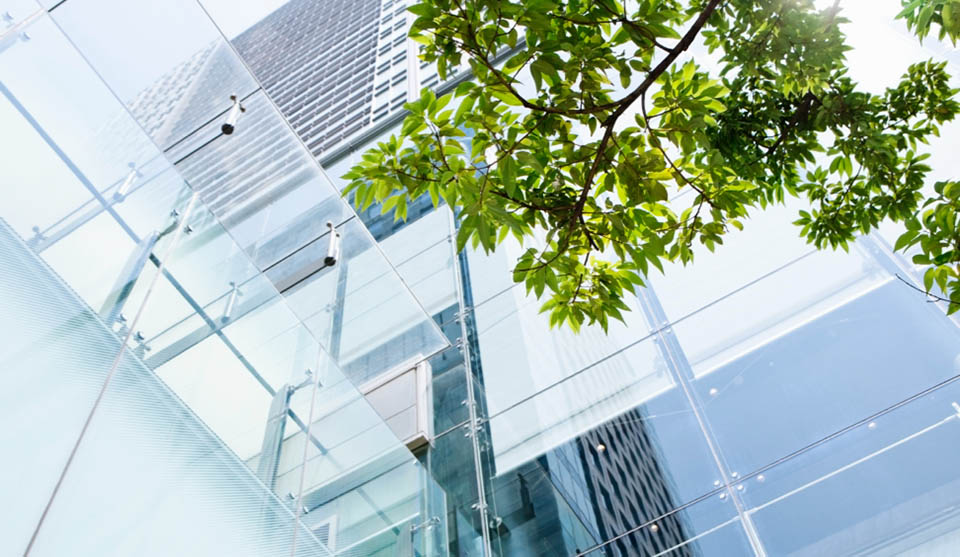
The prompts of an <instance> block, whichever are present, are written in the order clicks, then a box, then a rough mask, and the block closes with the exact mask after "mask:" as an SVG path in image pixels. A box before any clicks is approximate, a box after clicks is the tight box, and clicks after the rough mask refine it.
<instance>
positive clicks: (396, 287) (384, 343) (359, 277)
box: [268, 218, 448, 384]
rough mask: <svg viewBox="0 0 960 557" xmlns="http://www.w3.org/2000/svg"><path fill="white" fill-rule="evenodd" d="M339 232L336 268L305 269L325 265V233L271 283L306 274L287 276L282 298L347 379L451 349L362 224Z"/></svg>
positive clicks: (370, 375)
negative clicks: (339, 247) (325, 346)
mask: <svg viewBox="0 0 960 557" xmlns="http://www.w3.org/2000/svg"><path fill="white" fill-rule="evenodd" d="M338 232H339V233H340V234H341V237H342V248H341V255H340V256H341V260H340V261H339V262H338V263H337V264H336V266H334V267H332V268H329V267H328V268H321V269H320V270H319V271H316V272H313V274H309V273H310V271H309V269H314V268H316V267H322V265H323V263H322V260H323V258H324V257H325V254H326V252H327V238H326V237H322V238H320V239H319V240H318V241H317V242H314V243H313V244H311V245H309V246H307V247H305V248H303V249H302V250H300V251H299V252H297V253H296V254H295V255H294V256H293V257H291V258H289V259H287V260H286V261H284V262H283V263H282V265H283V267H280V266H278V267H275V268H274V269H271V271H270V272H269V273H268V275H269V276H271V278H272V279H273V280H274V281H275V282H278V281H279V280H280V279H278V278H277V277H283V276H287V277H290V276H293V277H300V276H301V275H306V276H305V277H304V278H303V279H300V280H297V281H294V280H293V279H286V280H288V281H290V288H289V289H288V290H286V291H285V295H286V296H287V297H288V299H289V300H290V304H291V306H292V307H293V308H294V310H295V311H296V312H297V315H298V316H299V317H300V319H302V320H303V322H304V323H305V324H306V325H307V326H308V327H309V328H310V330H311V331H312V332H313V333H314V335H315V336H316V337H317V338H320V339H323V340H322V341H321V342H324V343H326V342H329V344H328V345H327V346H329V349H330V352H331V353H332V354H335V355H336V356H337V362H338V363H339V365H340V366H341V367H342V368H343V369H344V371H345V372H346V373H347V375H348V376H349V377H350V378H351V380H352V381H354V382H355V383H356V384H360V383H363V382H366V381H368V380H370V379H372V378H373V377H375V376H376V375H378V374H379V373H382V372H384V371H388V370H389V369H391V368H393V367H394V366H397V365H401V364H403V363H404V362H407V361H410V360H415V359H417V358H420V359H422V358H424V357H426V356H429V355H431V354H434V353H436V352H437V351H439V350H441V349H443V348H445V347H446V346H448V342H447V340H446V338H445V337H444V336H443V335H442V334H441V333H440V331H439V329H438V328H437V326H436V325H435V324H434V323H433V321H432V320H425V319H424V313H423V309H422V308H421V307H420V306H419V304H418V303H417V302H416V300H415V299H414V298H413V296H412V295H411V294H410V291H409V290H407V288H406V287H405V285H404V284H403V282H401V281H400V280H399V278H398V277H397V275H396V274H395V272H394V270H393V268H392V267H390V264H389V263H388V262H387V261H386V259H385V258H384V256H383V254H382V252H381V251H380V250H379V248H378V247H377V245H376V244H375V243H374V242H373V241H372V240H371V239H370V237H369V235H368V233H367V232H366V230H365V229H364V228H363V225H362V224H361V223H360V221H359V220H358V219H356V218H354V219H351V220H349V221H347V222H346V223H345V224H344V225H343V226H341V227H340V228H339V229H338ZM318 261H319V263H317V262H318ZM293 269H307V270H297V271H294V270H293ZM293 273H296V274H293ZM281 284H284V283H281ZM339 300H342V303H340V302H339ZM335 302H336V303H335ZM334 333H336V334H334Z"/></svg>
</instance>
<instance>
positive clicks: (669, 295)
mask: <svg viewBox="0 0 960 557" xmlns="http://www.w3.org/2000/svg"><path fill="white" fill-rule="evenodd" d="M801 208H803V207H802V206H801V204H800V202H799V201H796V200H794V201H792V202H790V203H789V204H788V205H786V206H781V205H775V206H772V207H770V208H768V209H767V210H764V211H760V212H757V213H756V214H754V215H751V217H750V220H749V221H748V223H747V226H746V228H745V229H744V230H743V231H742V232H734V233H731V234H729V235H727V236H726V237H725V239H724V242H723V247H722V249H718V250H717V251H716V253H711V252H710V251H709V250H707V249H706V248H705V247H703V246H700V245H698V246H697V247H696V248H695V250H694V251H695V257H694V263H693V264H691V265H689V266H683V265H680V264H670V265H666V266H664V271H665V272H664V273H663V274H661V273H659V272H657V271H652V272H651V275H650V277H649V281H650V284H651V285H652V286H653V289H654V290H655V291H656V292H657V294H658V296H659V298H660V303H661V304H662V305H663V309H664V312H665V313H666V315H667V318H668V319H669V320H671V321H673V320H676V319H680V318H682V317H683V316H685V315H687V314H689V313H691V312H692V311H694V310H697V309H700V308H703V307H704V306H706V305H707V304H709V303H711V302H713V301H715V300H717V299H719V298H721V297H723V296H724V295H728V294H730V293H732V292H734V291H735V290H737V289H738V288H741V287H744V286H746V285H747V284H748V283H750V282H751V281H754V280H757V279H759V278H761V277H763V276H766V275H767V274H769V273H772V272H774V271H776V270H777V269H779V268H781V267H782V266H783V265H786V264H788V263H790V262H792V261H795V260H797V259H798V258H800V257H802V256H803V255H804V254H808V253H811V252H813V251H814V249H813V247H812V246H810V245H808V244H807V243H806V242H805V241H804V240H803V239H802V238H800V236H799V229H798V228H797V227H796V226H794V225H792V224H790V223H791V222H792V221H794V220H796V214H797V211H799V210H800V209H801ZM758 254H763V256H762V257H759V256H758ZM705 277H709V280H706V278H705ZM785 298H789V297H785Z"/></svg>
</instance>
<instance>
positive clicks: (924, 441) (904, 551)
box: [741, 369, 960, 556]
mask: <svg viewBox="0 0 960 557" xmlns="http://www.w3.org/2000/svg"><path fill="white" fill-rule="evenodd" d="M902 370H903V369H901V371H902ZM958 400H960V384H958V383H956V382H953V383H951V384H949V385H946V386H943V387H942V388H940V389H938V390H934V391H933V392H930V393H928V394H925V395H923V396H920V397H918V398H915V399H912V400H910V401H909V402H908V403H906V404H904V405H902V406H899V407H897V408H896V409H894V410H892V411H890V412H888V413H885V414H883V415H880V416H875V417H871V418H869V419H864V420H863V421H861V422H859V423H857V424H855V426H854V427H852V428H850V429H848V430H846V431H844V432H843V433H842V434H840V435H838V436H836V437H832V438H830V439H828V440H826V441H825V442H823V443H820V444H818V445H816V446H815V447H813V448H811V449H810V450H808V451H805V452H803V453H802V454H800V455H798V456H795V457H793V458H791V459H788V460H786V461H784V462H781V463H779V464H778V465H776V466H774V467H772V468H768V469H764V470H761V471H758V472H755V473H754V474H752V475H751V476H749V477H747V478H745V479H744V482H743V484H744V485H745V489H744V490H743V491H742V492H741V493H742V494H743V499H744V502H745V505H746V507H747V513H748V514H749V515H750V516H751V517H752V519H753V521H754V523H755V524H756V528H757V532H758V535H759V537H760V541H761V543H762V544H763V545H764V547H765V549H766V551H767V554H769V555H784V554H788V553H789V554H791V555H863V554H871V555H916V556H920V555H949V554H951V553H953V552H954V551H955V548H956V547H957V543H958V540H960V516H958V514H957V509H958V508H960V491H958V489H957V486H958V482H960V469H958V468H957V466H956V462H957V458H958V457H960V451H958V445H957V443H956V439H957V435H958V434H960V410H958V408H960V406H958V405H957V401H958ZM797 524H802V525H803V527H802V528H797V527H796V525H797Z"/></svg>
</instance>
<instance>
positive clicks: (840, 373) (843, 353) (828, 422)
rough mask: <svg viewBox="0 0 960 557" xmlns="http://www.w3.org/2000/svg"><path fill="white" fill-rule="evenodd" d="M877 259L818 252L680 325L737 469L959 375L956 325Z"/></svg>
mask: <svg viewBox="0 0 960 557" xmlns="http://www.w3.org/2000/svg"><path fill="white" fill-rule="evenodd" d="M872 261H873V256H871V255H868V254H867V253H865V252H862V251H856V252H852V253H851V254H850V255H845V256H840V255H839V254H833V253H822V254H817V255H815V256H812V257H810V258H806V259H804V260H802V261H798V262H797V263H795V264H793V265H791V266H790V267H788V268H786V269H784V270H783V271H781V272H779V273H777V274H776V275H773V276H771V277H769V278H767V279H765V280H763V281H761V282H759V283H757V284H756V285H754V286H751V287H750V288H747V289H745V290H743V291H742V292H740V293H738V294H736V295H734V296H731V297H730V298H727V299H725V300H724V301H722V302H720V303H718V304H716V305H713V306H711V307H710V308H708V309H706V310H704V311H703V312H700V313H698V314H695V315H694V316H692V317H690V318H689V319H686V320H684V321H682V322H681V323H679V324H677V325H676V327H675V331H676V335H677V338H678V339H679V341H680V345H681V346H682V347H683V350H684V352H685V361H689V363H690V366H691V367H692V373H693V374H694V375H696V377H697V379H696V382H695V386H694V390H695V393H696V396H697V397H698V400H699V401H700V404H701V405H702V408H703V412H704V414H705V416H706V418H707V421H708V422H709V424H710V427H711V429H712V430H713V433H714V434H715V435H716V438H717V440H718V442H719V445H720V449H721V451H722V452H723V453H724V455H725V457H726V459H727V461H728V463H729V465H730V466H731V472H739V473H740V474H744V473H746V472H748V471H750V470H753V469H756V468H758V467H760V466H763V465H765V464H767V463H770V462H773V461H774V460H776V459H778V458H780V457H782V456H784V455H787V454H789V453H791V452H793V451H794V450H797V449H799V448H801V447H803V446H805V445H806V444H808V443H811V442H813V441H815V440H816V439H820V438H822V437H824V436H826V435H829V434H831V433H833V432H835V431H838V430H840V429H842V428H843V427H845V426H846V425H848V424H850V423H853V422H855V421H857V420H859V419H862V418H863V417H865V416H868V415H870V414H872V413H874V412H877V411H879V410H880V409H882V408H885V407H886V406H889V405H890V404H893V403H895V402H896V401H898V400H900V399H902V398H904V397H905V396H908V395H910V394H913V393H916V392H919V391H921V390H923V389H925V388H928V387H930V386H931V385H934V384H936V383H938V382H940V381H942V380H944V379H946V378H947V377H949V376H951V375H953V374H954V373H956V371H955V370H956V369H957V363H956V358H957V349H956V345H957V342H958V340H960V331H958V330H957V327H956V325H955V324H954V323H953V322H952V321H950V320H949V319H947V318H946V317H945V316H944V315H943V313H942V312H940V310H939V309H938V308H936V307H935V306H933V305H932V304H927V303H926V302H925V301H924V300H923V298H922V296H917V295H916V293H915V292H913V291H912V290H911V289H909V288H908V287H906V286H905V285H903V284H902V283H900V282H899V281H898V280H896V279H895V278H894V277H893V276H891V275H889V274H887V273H886V272H885V271H883V270H882V269H880V268H879V265H878V264H877V263H874V262H872ZM787 292H789V295H786V296H785V295H784V294H785V293H787ZM905 369H909V370H910V372H909V373H905V372H904V371H903V370H905ZM688 373H690V372H689V371H688ZM851 393H856V396H851ZM797 416H803V419H802V420H798V419H797ZM785 432H788V433H786V434H785Z"/></svg>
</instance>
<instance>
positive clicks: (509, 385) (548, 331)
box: [473, 285, 649, 414]
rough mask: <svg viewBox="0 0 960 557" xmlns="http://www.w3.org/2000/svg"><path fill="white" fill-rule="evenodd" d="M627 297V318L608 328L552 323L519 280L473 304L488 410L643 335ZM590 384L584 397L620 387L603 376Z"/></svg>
mask: <svg viewBox="0 0 960 557" xmlns="http://www.w3.org/2000/svg"><path fill="white" fill-rule="evenodd" d="M625 302H626V303H627V305H628V306H630V307H631V309H632V311H630V312H624V315H625V316H626V319H627V323H626V324H624V323H620V322H619V321H615V322H611V323H610V327H609V330H608V331H607V332H606V333H604V332H603V331H602V330H601V329H600V327H599V326H593V327H586V326H585V327H583V329H582V330H581V332H580V333H579V334H577V333H574V332H573V331H571V330H570V329H569V328H566V327H561V328H551V327H550V326H549V323H548V319H549V316H548V315H547V314H542V313H540V306H541V305H542V302H541V301H539V300H537V299H536V298H535V297H534V296H533V295H532V294H531V295H529V296H528V295H525V294H524V287H523V286H522V285H518V287H517V288H513V289H511V290H509V291H507V292H505V293H503V294H501V295H499V296H497V297H496V298H495V299H493V300H490V301H488V302H487V303H485V304H483V305H481V306H479V307H477V308H476V309H475V310H474V312H473V314H474V315H475V321H476V328H477V337H478V344H479V347H480V354H479V356H480V363H481V367H482V377H483V384H484V388H485V390H486V394H487V404H488V406H489V409H490V412H491V413H494V414H495V413H497V412H500V411H502V410H503V409H505V408H508V407H510V406H512V405H513V404H516V403H517V402H519V401H521V400H523V399H525V398H526V397H529V396H531V395H533V394H534V393H537V392H539V391H541V390H543V389H545V388H548V387H550V386H551V385H553V384H555V383H557V382H558V381H561V380H563V379H564V378H566V377H569V376H571V375H573V374H574V373H576V372H578V371H580V370H582V369H583V368H584V367H586V366H588V365H590V364H593V363H595V362H597V361H600V360H602V359H603V358H605V357H607V356H610V355H612V354H614V353H616V352H617V351H618V350H619V349H621V348H624V347H626V346H629V345H631V344H633V343H635V342H637V341H639V340H641V339H642V338H644V337H646V336H647V331H648V330H649V328H648V327H647V325H646V322H645V320H644V318H643V314H642V312H641V311H640V309H639V304H638V303H637V300H636V298H633V297H629V298H628V299H627V300H625ZM592 387H593V390H592V392H590V394H589V395H586V396H584V400H590V401H593V400H599V399H600V398H603V397H604V396H607V395H609V394H612V393H613V392H616V391H617V390H619V387H617V386H612V387H610V388H609V389H608V388H607V387H606V386H604V385H603V384H602V383H601V382H598V383H596V384H594V385H592ZM583 395H584V394H583V393H581V396H583ZM631 406H633V405H631Z"/></svg>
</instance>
